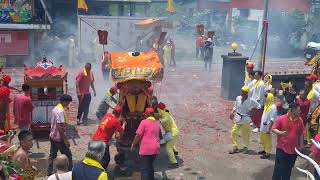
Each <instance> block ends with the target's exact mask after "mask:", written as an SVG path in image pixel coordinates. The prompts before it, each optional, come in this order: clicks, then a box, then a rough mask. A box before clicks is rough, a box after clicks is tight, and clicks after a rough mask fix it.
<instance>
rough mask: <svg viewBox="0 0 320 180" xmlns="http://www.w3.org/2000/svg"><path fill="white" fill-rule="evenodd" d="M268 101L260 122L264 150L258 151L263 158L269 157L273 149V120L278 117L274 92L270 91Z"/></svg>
mask: <svg viewBox="0 0 320 180" xmlns="http://www.w3.org/2000/svg"><path fill="white" fill-rule="evenodd" d="M266 96H267V98H266V103H265V105H264V111H263V114H262V118H261V124H260V143H261V145H262V147H263V151H260V152H258V154H261V155H262V156H261V157H260V158H261V159H269V158H270V154H271V150H272V138H271V133H270V132H271V128H272V125H273V122H274V121H275V120H276V118H277V106H276V105H275V104H274V96H273V94H272V93H268V94H267V95H266Z"/></svg>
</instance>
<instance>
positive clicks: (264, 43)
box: [257, 0, 269, 72]
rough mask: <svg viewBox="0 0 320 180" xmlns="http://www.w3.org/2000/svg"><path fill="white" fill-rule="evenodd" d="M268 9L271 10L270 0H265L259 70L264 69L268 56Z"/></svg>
mask: <svg viewBox="0 0 320 180" xmlns="http://www.w3.org/2000/svg"><path fill="white" fill-rule="evenodd" d="M268 11H269V0H264V11H263V20H262V23H263V25H262V27H263V28H262V31H264V32H262V36H261V41H260V57H259V61H258V68H257V69H258V70H260V71H262V72H263V71H264V61H265V57H266V50H267V48H266V46H267V37H268V36H267V35H268V32H267V31H268V28H267V26H268Z"/></svg>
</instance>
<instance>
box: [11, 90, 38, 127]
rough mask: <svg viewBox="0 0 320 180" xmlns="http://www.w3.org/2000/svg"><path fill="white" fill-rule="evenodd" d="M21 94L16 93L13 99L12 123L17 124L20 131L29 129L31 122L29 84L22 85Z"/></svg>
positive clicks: (31, 108)
mask: <svg viewBox="0 0 320 180" xmlns="http://www.w3.org/2000/svg"><path fill="white" fill-rule="evenodd" d="M22 91H23V92H24V94H23V95H17V96H16V97H15V98H14V101H13V114H14V123H15V124H16V125H18V127H19V129H20V131H23V130H25V131H29V130H30V126H31V123H32V120H31V113H32V110H33V108H34V106H33V104H32V101H31V99H30V97H29V96H30V86H29V85H27V84H23V85H22Z"/></svg>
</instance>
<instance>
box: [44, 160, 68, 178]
mask: <svg viewBox="0 0 320 180" xmlns="http://www.w3.org/2000/svg"><path fill="white" fill-rule="evenodd" d="M53 164H54V169H55V170H56V172H55V174H52V175H51V176H49V177H48V179H47V180H71V176H72V172H71V171H69V170H68V169H69V161H68V157H67V156H66V155H64V154H61V155H59V156H57V158H56V159H55V160H54V162H53Z"/></svg>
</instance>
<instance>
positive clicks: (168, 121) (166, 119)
mask: <svg viewBox="0 0 320 180" xmlns="http://www.w3.org/2000/svg"><path fill="white" fill-rule="evenodd" d="M158 112H159V114H160V116H161V119H160V123H161V125H162V127H163V129H164V131H165V132H166V134H165V135H164V139H165V140H166V150H167V154H168V157H169V161H170V163H171V167H172V168H177V167H179V164H178V161H177V159H176V157H175V156H176V155H178V151H177V150H176V147H175V145H176V143H177V141H178V137H179V129H178V127H177V125H176V122H175V121H174V119H173V117H172V115H171V113H170V112H169V111H168V110H167V109H166V105H165V104H164V103H162V102H160V103H159V104H158Z"/></svg>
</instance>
